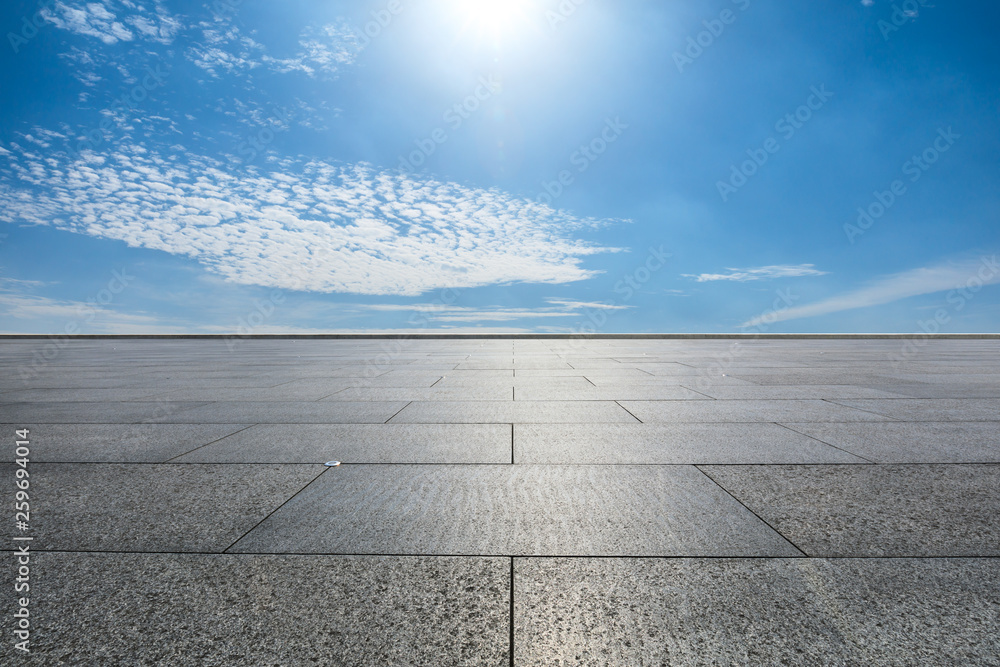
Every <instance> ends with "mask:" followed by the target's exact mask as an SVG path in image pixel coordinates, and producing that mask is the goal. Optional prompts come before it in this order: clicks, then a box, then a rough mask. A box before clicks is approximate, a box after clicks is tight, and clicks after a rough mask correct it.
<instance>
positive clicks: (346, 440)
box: [176, 424, 511, 464]
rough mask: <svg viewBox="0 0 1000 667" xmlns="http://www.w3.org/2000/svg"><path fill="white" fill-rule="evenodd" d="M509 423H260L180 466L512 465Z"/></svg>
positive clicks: (190, 456) (188, 457)
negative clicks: (274, 464)
mask: <svg viewBox="0 0 1000 667" xmlns="http://www.w3.org/2000/svg"><path fill="white" fill-rule="evenodd" d="M510 458H511V425H510V424H281V425H272V424H260V425H257V426H253V427H251V428H248V429H246V430H243V431H240V432H238V433H236V434H235V435H232V436H229V437H227V438H222V439H221V440H219V441H218V442H214V443H212V444H211V445H208V446H207V447H201V448H200V449H197V450H195V451H193V452H191V453H190V454H186V455H184V456H181V457H180V458H178V459H176V461H177V462H178V463H325V462H327V461H341V462H342V463H468V464H474V463H510Z"/></svg>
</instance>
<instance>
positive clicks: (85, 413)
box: [0, 399, 252, 424]
mask: <svg viewBox="0 0 1000 667" xmlns="http://www.w3.org/2000/svg"><path fill="white" fill-rule="evenodd" d="M199 405H204V404H203V403H196V402H195V403H189V402H183V403H182V402H175V401H168V400H166V399H160V400H158V401H155V402H154V401H131V402H122V403H83V402H81V403H12V404H9V405H0V422H5V423H10V424H27V423H30V424H139V423H142V422H159V421H164V420H169V419H170V418H171V417H173V416H174V415H176V414H177V413H178V412H182V411H184V410H189V409H191V408H195V407H197V406H199ZM243 421H247V420H243ZM251 421H252V420H251Z"/></svg>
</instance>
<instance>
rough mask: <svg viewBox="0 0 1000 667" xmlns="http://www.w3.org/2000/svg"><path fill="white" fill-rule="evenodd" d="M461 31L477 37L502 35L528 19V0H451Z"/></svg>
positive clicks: (524, 23)
mask: <svg viewBox="0 0 1000 667" xmlns="http://www.w3.org/2000/svg"><path fill="white" fill-rule="evenodd" d="M451 4H452V6H453V8H454V11H455V12H456V14H457V15H458V17H459V20H460V21H461V24H462V32H464V33H467V34H471V35H473V36H477V37H485V36H490V37H494V38H499V37H503V36H505V35H509V34H511V33H515V32H519V31H522V30H523V29H524V28H526V27H527V26H528V25H530V23H531V10H532V9H533V6H534V2H532V1H531V0H452V3H451Z"/></svg>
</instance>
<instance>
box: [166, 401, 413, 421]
mask: <svg viewBox="0 0 1000 667" xmlns="http://www.w3.org/2000/svg"><path fill="white" fill-rule="evenodd" d="M405 405H406V401H388V402H376V401H360V402H348V401H298V402H291V403H286V402H282V401H261V402H256V403H249V402H222V401H220V402H218V403H206V404H204V405H201V406H200V407H196V408H192V409H188V410H180V411H177V412H175V413H173V414H170V415H168V416H166V417H163V418H161V419H160V421H161V422H164V423H174V424H245V423H253V422H256V423H258V424H383V423H385V422H386V421H387V420H388V419H389V418H390V417H392V416H393V415H394V414H396V413H397V412H399V410H401V409H402V408H403V407H404V406H405Z"/></svg>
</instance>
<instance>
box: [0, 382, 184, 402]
mask: <svg viewBox="0 0 1000 667" xmlns="http://www.w3.org/2000/svg"><path fill="white" fill-rule="evenodd" d="M165 393H167V389H164V388H163V387H153V386H148V387H126V388H115V389H94V388H90V387H81V388H74V389H26V390H22V391H11V392H5V393H3V394H0V403H50V402H54V403H74V402H81V401H82V402H88V403H98V402H121V401H148V400H150V397H151V396H158V395H162V394H165Z"/></svg>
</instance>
